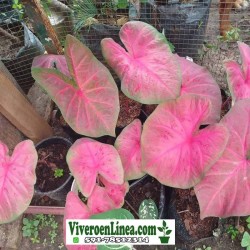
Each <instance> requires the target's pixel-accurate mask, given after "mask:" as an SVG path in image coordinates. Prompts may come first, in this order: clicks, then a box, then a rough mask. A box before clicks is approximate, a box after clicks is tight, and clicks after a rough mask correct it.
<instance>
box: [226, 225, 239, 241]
mask: <svg viewBox="0 0 250 250" xmlns="http://www.w3.org/2000/svg"><path fill="white" fill-rule="evenodd" d="M227 233H228V234H229V235H230V237H231V239H232V240H235V239H236V237H237V235H238V234H239V230H238V229H237V228H235V227H234V226H232V225H230V226H229V227H228V228H227Z"/></svg>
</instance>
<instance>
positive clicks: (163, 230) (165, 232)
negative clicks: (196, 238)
mask: <svg viewBox="0 0 250 250" xmlns="http://www.w3.org/2000/svg"><path fill="white" fill-rule="evenodd" d="M157 228H158V230H159V231H160V232H161V233H163V235H164V237H165V236H167V235H169V234H171V232H172V230H170V229H168V227H167V223H166V221H165V220H164V221H163V222H162V227H157Z"/></svg>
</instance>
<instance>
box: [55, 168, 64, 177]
mask: <svg viewBox="0 0 250 250" xmlns="http://www.w3.org/2000/svg"><path fill="white" fill-rule="evenodd" d="M63 174H64V173H63V169H61V168H56V169H55V170H54V177H55V178H58V177H62V176H63Z"/></svg>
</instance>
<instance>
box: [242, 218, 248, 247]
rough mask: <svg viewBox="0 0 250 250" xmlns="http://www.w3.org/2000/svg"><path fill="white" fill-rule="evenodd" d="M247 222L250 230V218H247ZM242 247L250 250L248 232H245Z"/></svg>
mask: <svg viewBox="0 0 250 250" xmlns="http://www.w3.org/2000/svg"><path fill="white" fill-rule="evenodd" d="M246 222H247V228H248V229H250V216H248V217H247V219H246ZM241 246H242V247H245V248H246V250H250V234H249V233H248V232H244V234H243V237H242V240H241Z"/></svg>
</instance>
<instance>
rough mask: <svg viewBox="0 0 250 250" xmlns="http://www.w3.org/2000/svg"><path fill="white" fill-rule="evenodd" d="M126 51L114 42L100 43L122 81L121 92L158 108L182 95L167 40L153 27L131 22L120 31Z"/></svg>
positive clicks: (179, 77)
mask: <svg viewBox="0 0 250 250" xmlns="http://www.w3.org/2000/svg"><path fill="white" fill-rule="evenodd" d="M119 35H120V39H121V41H122V42H123V44H124V46H125V48H126V50H125V49H124V48H123V47H121V46H120V45H119V44H118V43H116V42H114V41H113V39H111V38H105V39H103V40H102V42H101V46H102V52H103V56H104V58H105V59H106V60H107V62H108V63H109V65H110V66H111V67H112V68H113V70H114V71H115V72H116V74H117V75H118V76H119V77H120V79H121V90H122V91H123V93H124V94H125V95H126V96H128V97H129V98H131V99H133V100H136V101H138V102H141V103H144V104H158V103H161V102H164V101H166V100H168V99H174V98H176V97H178V96H179V94H180V87H181V71H180V67H179V64H178V61H177V59H176V57H175V56H174V54H172V52H171V49H170V48H169V45H168V42H167V40H166V37H165V36H164V35H163V34H162V33H160V32H158V31H157V30H156V29H155V28H153V27H152V26H151V25H149V24H146V23H143V22H140V21H131V22H128V23H126V24H124V25H123V26H122V28H121V30H120V33H119Z"/></svg>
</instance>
